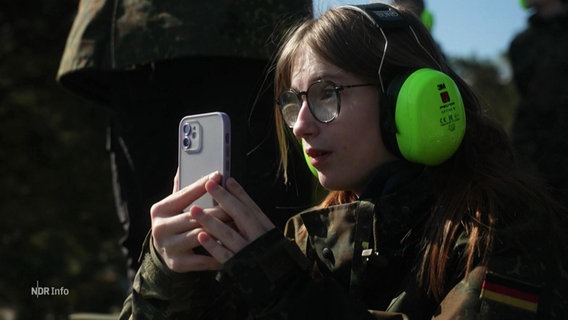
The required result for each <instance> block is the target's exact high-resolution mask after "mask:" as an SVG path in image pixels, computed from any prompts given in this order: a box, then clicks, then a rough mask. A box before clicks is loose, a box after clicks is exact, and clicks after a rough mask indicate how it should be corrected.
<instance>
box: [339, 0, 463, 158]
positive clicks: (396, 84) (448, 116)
mask: <svg viewBox="0 0 568 320" xmlns="http://www.w3.org/2000/svg"><path fill="white" fill-rule="evenodd" d="M344 7H345V8H349V9H352V10H355V11H358V12H361V13H362V14H364V15H365V16H366V17H368V18H369V19H370V21H371V22H373V24H374V25H375V26H376V27H377V29H378V30H379V31H380V32H381V34H382V35H383V37H384V38H385V47H384V50H383V57H382V58H381V62H380V65H379V72H378V73H379V74H378V75H379V80H380V83H381V89H383V92H385V94H386V99H383V103H382V104H383V105H381V128H382V133H383V140H384V142H385V145H386V146H387V148H388V149H389V150H391V152H393V153H394V154H396V155H399V156H402V157H403V158H404V159H406V160H408V161H410V162H414V163H421V164H424V165H430V166H433V165H439V164H441V163H443V162H444V161H446V160H448V159H449V158H450V157H451V156H452V155H453V154H454V153H455V152H456V150H457V149H458V148H459V146H460V144H461V141H462V139H463V136H464V134H465V128H466V119H465V108H464V104H463V100H462V98H461V94H460V92H459V89H458V86H457V85H456V83H455V82H454V80H453V79H452V78H451V77H450V76H448V75H446V74H444V73H442V72H440V71H437V70H434V69H430V68H421V69H418V70H409V71H407V72H403V73H401V74H399V75H398V76H396V77H395V78H394V79H393V80H392V81H391V82H390V83H389V85H388V87H387V88H386V90H385V88H384V84H383V80H382V76H381V69H382V66H383V62H384V57H385V55H386V54H387V48H388V39H387V37H386V34H385V32H384V30H383V29H398V28H406V27H408V28H410V31H411V32H412V33H413V34H414V37H415V39H416V42H417V43H418V45H419V46H420V47H421V48H422V49H423V50H424V51H425V52H426V53H427V54H429V52H428V51H427V50H426V49H425V48H424V47H423V46H422V44H421V43H420V41H419V40H418V37H417V36H416V33H415V32H414V29H413V28H412V26H410V25H409V24H408V22H407V21H406V20H405V18H404V17H403V16H402V15H401V14H400V13H399V12H398V11H397V10H395V9H394V8H393V7H391V6H388V5H385V4H381V3H374V4H369V5H359V6H344Z"/></svg>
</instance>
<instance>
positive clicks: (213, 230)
mask: <svg viewBox="0 0 568 320" xmlns="http://www.w3.org/2000/svg"><path fill="white" fill-rule="evenodd" d="M219 181H220V179H217V177H215V179H210V180H208V181H206V182H205V183H204V188H205V190H207V192H208V193H209V194H211V196H213V198H214V199H215V200H216V201H217V202H218V203H219V206H220V208H219V207H216V208H214V209H206V210H203V209H201V208H199V207H197V206H194V207H192V208H191V210H190V211H189V213H190V217H191V218H193V219H195V221H197V223H199V225H201V228H199V229H196V230H195V232H196V233H197V241H198V242H199V244H200V245H202V246H203V247H204V248H205V249H206V250H207V251H208V252H209V253H210V254H211V256H213V257H214V258H215V259H216V260H217V261H218V262H219V263H221V264H222V263H225V262H226V261H227V260H229V259H230V258H231V257H232V256H234V255H235V254H236V253H237V252H239V251H240V250H241V249H243V248H244V247H245V246H247V245H248V244H250V243H251V242H253V241H254V240H255V239H257V238H258V237H260V236H261V235H263V234H265V233H266V232H268V231H270V230H272V229H273V228H274V224H273V223H272V222H271V221H270V219H268V217H267V216H266V215H265V214H264V213H263V212H262V211H261V210H260V208H259V207H258V206H257V205H256V203H255V202H254V201H253V200H252V199H251V198H250V197H249V196H248V194H247V193H246V192H245V190H244V189H243V188H242V187H241V185H239V184H238V183H237V181H236V180H235V179H233V178H229V179H227V183H226V186H225V188H223V187H221V186H220V185H219ZM200 190H201V189H200ZM223 212H225V213H226V214H227V215H228V216H229V217H230V219H232V220H233V223H234V224H233V225H230V224H227V223H226V222H225V220H223V219H222V218H224V217H225V214H223ZM192 236H193V235H192ZM192 239H193V237H192Z"/></svg>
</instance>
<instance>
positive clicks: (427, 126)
mask: <svg viewBox="0 0 568 320" xmlns="http://www.w3.org/2000/svg"><path fill="white" fill-rule="evenodd" d="M381 116H382V117H383V118H382V119H381V129H382V133H383V140H384V141H385V144H386V146H387V148H388V149H389V150H391V152H394V153H395V154H398V155H399V156H402V157H403V158H404V159H406V160H408V161H410V162H415V163H421V164H425V165H438V164H441V163H442V162H444V161H446V160H447V159H448V158H450V157H451V156H452V155H453V154H454V153H455V152H456V150H457V149H458V147H459V146H460V144H461V141H462V139H463V136H464V134H465V128H466V121H465V120H466V119H465V108H464V104H463V100H462V98H461V94H460V92H459V89H458V87H457V85H456V83H455V82H454V81H453V79H452V78H450V77H449V76H448V75H446V74H444V73H442V72H440V71H437V70H433V69H428V68H422V69H418V70H412V71H409V72H406V73H402V74H400V75H398V76H397V77H395V78H394V79H393V80H392V81H391V83H390V84H389V87H388V89H387V91H386V99H383V104H382V105H381Z"/></svg>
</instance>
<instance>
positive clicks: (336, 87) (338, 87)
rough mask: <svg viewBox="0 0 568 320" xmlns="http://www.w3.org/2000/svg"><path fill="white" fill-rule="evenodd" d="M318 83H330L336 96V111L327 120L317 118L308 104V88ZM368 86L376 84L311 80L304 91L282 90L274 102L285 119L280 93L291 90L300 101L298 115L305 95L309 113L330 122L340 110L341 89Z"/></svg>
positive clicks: (324, 121) (321, 121)
mask: <svg viewBox="0 0 568 320" xmlns="http://www.w3.org/2000/svg"><path fill="white" fill-rule="evenodd" d="M319 83H326V84H329V85H331V87H332V88H333V90H334V91H335V95H336V97H337V113H336V114H335V115H334V116H333V118H331V119H329V120H321V119H319V118H318V117H317V116H316V115H315V112H314V110H313V109H312V105H311V104H310V99H309V97H308V94H309V92H310V89H311V88H312V87H313V86H314V85H316V84H319ZM369 86H377V84H374V83H361V84H350V85H338V84H336V83H335V82H333V81H331V80H325V79H320V80H317V81H315V82H313V83H312V84H310V85H309V86H308V89H306V91H300V92H298V91H296V90H294V89H292V88H290V89H287V90H284V91H283V92H282V93H280V95H279V96H278V99H276V103H277V104H278V106H280V112H281V114H282V116H283V118H284V121H286V117H284V114H283V109H282V108H283V105H282V103H281V102H282V99H281V97H282V94H284V93H288V92H291V93H293V94H294V95H296V97H297V98H298V101H299V102H300V105H299V106H300V108H298V115H299V110H300V109H302V104H303V99H302V96H306V102H307V103H308V109H309V110H310V113H311V114H312V116H313V117H314V119H316V120H317V121H319V122H320V123H330V122H332V121H333V120H335V119H336V118H337V117H338V116H339V113H340V112H341V91H343V90H345V89H350V88H358V87H369ZM298 115H296V121H297V120H298ZM296 121H294V124H295V123H296ZM286 124H287V125H288V127H290V128H293V127H294V125H290V124H289V123H286Z"/></svg>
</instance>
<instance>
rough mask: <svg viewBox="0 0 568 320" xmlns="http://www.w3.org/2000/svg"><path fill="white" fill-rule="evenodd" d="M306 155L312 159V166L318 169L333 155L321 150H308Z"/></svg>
mask: <svg viewBox="0 0 568 320" xmlns="http://www.w3.org/2000/svg"><path fill="white" fill-rule="evenodd" d="M306 154H307V155H308V157H310V163H311V165H312V166H314V167H317V166H318V165H321V163H322V162H323V161H324V160H325V159H327V157H329V155H330V154H331V152H330V151H326V150H320V149H312V148H310V149H306Z"/></svg>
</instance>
